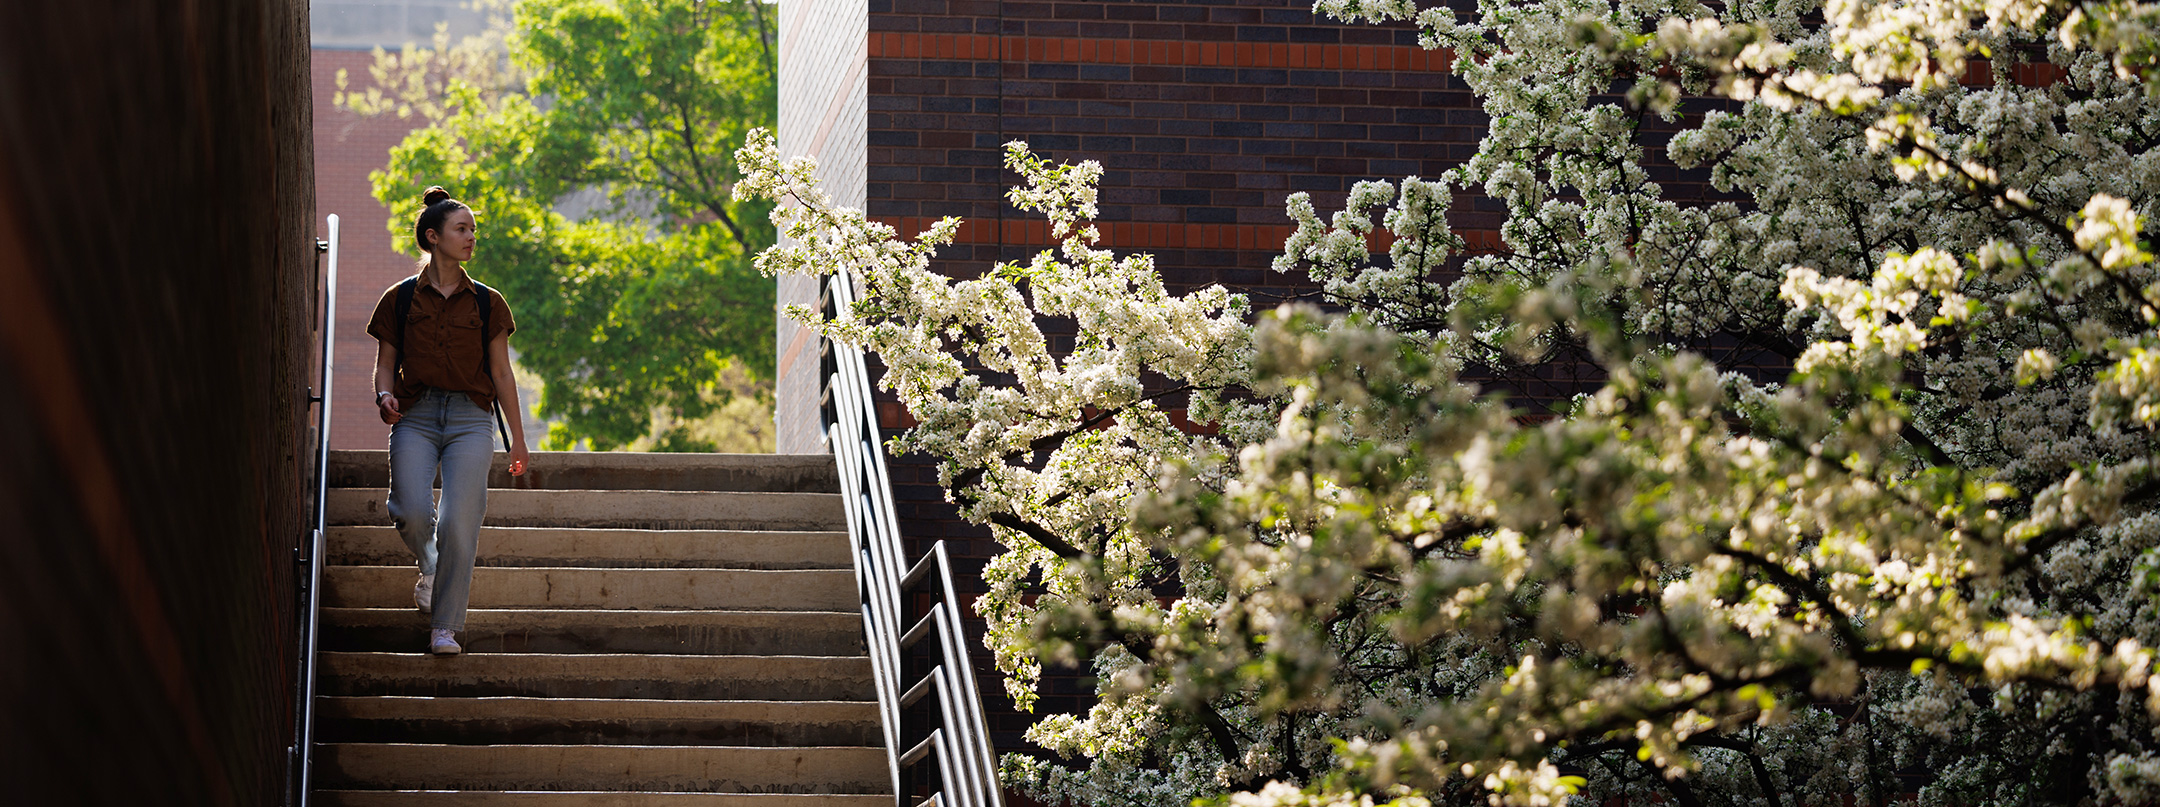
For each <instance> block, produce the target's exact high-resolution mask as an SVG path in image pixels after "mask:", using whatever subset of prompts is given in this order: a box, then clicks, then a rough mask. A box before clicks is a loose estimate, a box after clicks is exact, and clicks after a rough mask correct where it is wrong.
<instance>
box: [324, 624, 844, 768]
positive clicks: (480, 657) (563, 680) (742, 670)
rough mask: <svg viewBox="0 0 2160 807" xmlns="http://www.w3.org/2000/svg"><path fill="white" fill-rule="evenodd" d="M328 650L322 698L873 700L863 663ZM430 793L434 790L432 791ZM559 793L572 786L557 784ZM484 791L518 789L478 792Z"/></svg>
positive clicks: (785, 658) (807, 658) (809, 659)
mask: <svg viewBox="0 0 2160 807" xmlns="http://www.w3.org/2000/svg"><path fill="white" fill-rule="evenodd" d="M414 650H415V652H411V653H347V652H325V653H321V654H319V655H318V656H317V659H318V664H317V670H318V672H317V675H318V678H317V684H316V691H317V692H318V693H319V694H321V695H325V696H332V697H336V696H376V695H410V696H425V697H438V698H441V697H452V698H476V697H531V698H650V699H662V700H783V701H785V700H821V701H824V700H839V701H868V700H873V699H875V698H876V697H877V694H876V692H875V690H874V689H873V687H872V685H871V682H870V659H869V657H867V656H838V657H835V656H662V655H629V654H624V655H614V654H586V655H575V654H566V655H556V654H547V653H468V654H465V655H461V656H450V657H437V656H430V655H426V654H424V653H420V652H417V651H418V650H419V647H418V646H415V647H414ZM430 787H432V785H431V786H430ZM561 787H569V785H562V786H561ZM480 789H483V790H502V789H510V790H515V789H519V788H516V787H508V786H505V787H482V788H480Z"/></svg>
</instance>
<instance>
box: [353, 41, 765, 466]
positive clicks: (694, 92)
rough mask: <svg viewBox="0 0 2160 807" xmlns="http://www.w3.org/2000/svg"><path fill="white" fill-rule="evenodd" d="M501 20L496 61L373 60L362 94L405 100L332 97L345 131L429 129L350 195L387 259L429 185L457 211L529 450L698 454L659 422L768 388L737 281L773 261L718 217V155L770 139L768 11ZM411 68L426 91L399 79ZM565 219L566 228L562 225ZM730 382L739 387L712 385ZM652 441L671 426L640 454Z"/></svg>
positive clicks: (760, 306) (739, 207)
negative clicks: (350, 123)
mask: <svg viewBox="0 0 2160 807" xmlns="http://www.w3.org/2000/svg"><path fill="white" fill-rule="evenodd" d="M511 12H512V13H511V15H510V16H509V17H508V18H505V19H502V20H501V22H502V23H503V24H504V25H506V26H507V27H508V29H509V30H508V32H507V35H506V36H503V37H502V40H503V42H504V48H505V50H506V51H507V57H506V58H507V62H506V63H491V62H488V61H487V60H485V59H478V58H474V57H473V56H472V55H471V54H470V53H469V52H468V53H463V54H462V55H463V57H464V58H461V59H449V58H442V57H436V58H432V59H431V58H428V57H429V56H431V55H433V54H429V53H425V52H416V51H414V50H412V49H408V50H407V51H406V52H404V53H402V54H397V55H391V54H385V53H380V52H378V54H377V67H376V69H375V70H373V71H372V72H373V73H374V78H375V81H376V84H378V85H387V86H390V87H393V88H402V89H401V90H400V91H401V92H406V93H408V94H411V95H418V96H423V97H421V98H411V99H402V100H393V101H390V102H386V101H385V100H384V98H383V97H382V95H381V93H380V92H379V91H377V92H374V93H372V94H361V93H340V102H341V103H344V104H346V105H347V106H349V107H351V108H354V109H357V110H360V111H363V112H366V111H375V112H381V111H383V110H385V109H388V108H391V107H399V108H403V109H418V110H420V111H421V112H422V114H424V115H426V116H427V117H428V119H429V125H428V126H426V127H425V128H422V129H419V130H416V131H414V132H413V133H412V134H411V135H410V136H408V137H407V138H406V139H405V142H403V143H401V144H399V145H398V146H397V147H395V148H393V149H392V150H391V152H390V161H389V164H388V165H387V166H386V167H385V168H384V169H383V170H381V171H377V172H374V173H373V174H371V175H370V179H371V180H372V181H373V183H374V193H375V198H377V199H379V200H381V201H382V202H383V203H384V204H385V205H387V206H388V207H390V208H391V209H392V210H394V211H398V213H397V214H395V215H393V216H392V217H391V219H390V221H389V222H388V224H387V227H388V229H389V231H390V232H391V234H392V241H393V243H394V244H396V245H397V246H398V247H399V248H400V249H402V250H403V251H405V252H408V253H413V252H414V249H415V248H414V246H413V245H412V242H411V235H410V233H411V227H412V215H413V213H412V212H411V211H413V209H414V208H416V207H417V200H418V198H419V195H420V192H421V191H422V190H423V189H424V188H426V187H427V186H429V185H442V186H443V187H446V188H449V189H450V191H451V193H452V195H454V196H455V197H457V198H459V199H461V200H463V201H464V202H466V203H467V204H469V205H471V206H472V207H473V208H474V210H475V212H476V213H477V215H478V218H479V221H480V223H481V233H482V239H481V242H480V249H479V251H478V253H477V254H476V256H475V258H474V260H473V262H472V266H471V269H472V271H473V273H474V275H475V276H477V277H479V278H481V279H482V280H484V281H486V282H488V283H491V284H493V285H495V286H497V287H498V288H500V289H501V290H502V292H503V294H504V295H505V296H506V297H507V298H508V299H509V300H510V302H511V305H512V307H513V310H514V311H515V312H516V314H517V319H518V323H519V332H518V335H517V337H516V338H515V340H514V346H515V347H516V349H517V351H518V363H519V364H520V365H521V366H523V367H524V368H526V369H527V370H529V371H531V372H532V373H534V374H535V375H537V376H539V378H540V379H541V380H542V386H541V394H540V400H539V406H538V412H539V414H540V415H541V416H542V417H546V418H551V419H555V420H556V421H557V422H556V423H555V424H554V425H553V426H552V427H551V428H550V430H549V433H548V439H547V441H546V444H545V445H544V446H543V447H544V448H550V449H564V448H569V447H571V446H572V445H573V444H575V443H577V442H579V441H583V442H584V443H586V444H587V445H589V446H590V447H592V448H595V449H608V448H615V447H622V446H627V445H631V444H633V443H637V442H638V441H640V440H641V438H648V437H649V438H650V439H647V440H645V441H644V442H643V443H642V444H644V445H650V446H653V447H657V448H663V449H672V450H712V448H713V444H712V441H711V440H708V439H698V438H692V437H689V436H688V435H689V434H691V432H690V431H689V430H686V429H684V428H681V424H682V423H683V422H685V421H695V420H697V419H700V418H704V417H706V416H708V415H710V414H712V413H714V412H715V411H718V410H719V409H721V408H723V407H726V406H727V405H728V404H729V403H730V402H731V401H732V400H733V399H734V398H736V397H737V396H738V395H741V394H744V392H745V390H747V392H748V394H750V395H752V396H757V397H760V398H762V397H763V396H765V395H766V394H767V393H766V392H765V390H769V389H770V379H771V377H772V366H773V345H772V333H773V282H772V280H771V279H770V278H766V277H764V276H762V275H760V274H759V273H758V272H757V270H756V269H754V268H753V267H752V266H751V257H752V256H753V255H755V254H756V253H757V252H758V251H759V250H761V249H764V248H765V247H767V246H769V245H771V244H772V243H773V230H772V225H771V224H770V223H769V222H768V221H767V215H766V214H767V211H768V210H770V203H769V202H763V201H742V202H738V201H735V200H733V199H732V198H731V192H732V189H733V186H734V183H735V182H736V181H737V180H738V179H739V177H740V174H739V173H738V172H737V171H736V169H735V166H734V163H733V161H732V160H731V159H730V154H729V151H730V149H729V147H728V146H729V144H732V143H735V142H739V141H740V140H741V139H742V137H743V136H744V134H745V133H746V132H747V131H748V130H750V129H751V128H754V127H757V126H770V125H771V122H772V120H773V116H774V111H775V103H774V98H775V95H774V93H775V64H774V61H773V50H772V47H773V45H772V38H773V32H772V25H771V23H772V21H773V14H774V11H773V9H772V8H770V7H769V6H767V5H765V4H763V3H760V2H757V1H756V0H742V2H713V1H710V0H521V1H520V2H517V3H516V4H515V5H514V6H513V7H512V8H511ZM443 44H444V40H443V38H442V37H438V39H437V48H438V51H439V50H440V49H441V48H442V47H443ZM498 61H499V60H498ZM482 66H484V67H482ZM461 67H462V69H460V68H461ZM429 70H433V71H435V72H437V73H443V75H433V76H425V77H422V76H416V75H415V74H416V73H424V72H426V71H429ZM505 76H507V78H505ZM423 101H425V102H426V103H422V102H423ZM580 203H585V204H587V205H589V209H588V210H586V211H585V214H584V215H581V216H574V215H566V209H568V208H571V207H573V206H574V205H577V204H580ZM567 212H570V213H575V212H576V211H574V210H568V211H567ZM731 371H734V372H735V373H737V374H738V375H742V376H747V377H748V378H749V379H750V380H751V383H750V384H749V385H748V386H747V387H746V386H745V385H744V384H742V383H723V381H722V378H723V375H724V374H728V373H730V372H731ZM656 424H658V425H659V426H660V430H669V427H668V426H667V424H676V426H675V427H674V428H673V429H672V430H671V431H669V433H668V434H650V435H649V433H650V432H653V431H655V430H656V429H655V427H656Z"/></svg>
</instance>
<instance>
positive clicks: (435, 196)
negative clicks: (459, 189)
mask: <svg viewBox="0 0 2160 807" xmlns="http://www.w3.org/2000/svg"><path fill="white" fill-rule="evenodd" d="M448 198H450V192H449V191H446V190H443V186H441V185H436V186H434V187H431V188H428V189H427V193H424V194H421V195H420V206H421V207H434V206H435V203H436V202H440V201H442V200H444V199H448Z"/></svg>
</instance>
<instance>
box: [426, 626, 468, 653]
mask: <svg viewBox="0 0 2160 807" xmlns="http://www.w3.org/2000/svg"><path fill="white" fill-rule="evenodd" d="M427 649H428V652H430V653H434V654H435V655H438V656H455V655H457V654H458V653H459V652H461V651H463V650H464V649H465V648H462V647H459V646H458V643H457V631H454V630H444V629H442V628H436V629H434V630H431V631H428V643H427Z"/></svg>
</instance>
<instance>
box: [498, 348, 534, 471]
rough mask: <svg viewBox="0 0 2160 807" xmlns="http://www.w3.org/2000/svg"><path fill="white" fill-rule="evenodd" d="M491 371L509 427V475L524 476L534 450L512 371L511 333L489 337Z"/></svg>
mask: <svg viewBox="0 0 2160 807" xmlns="http://www.w3.org/2000/svg"><path fill="white" fill-rule="evenodd" d="M488 371H489V374H490V375H493V376H495V378H494V379H493V380H494V382H495V400H496V401H497V402H498V403H500V404H502V412H503V420H504V421H505V422H506V423H507V425H508V427H509V429H510V475H511V476H523V475H525V463H526V461H527V460H529V459H531V458H532V453H531V452H529V451H527V450H526V449H525V407H522V406H519V405H518V390H517V373H514V372H512V371H511V370H510V335H509V334H507V333H505V334H502V335H499V336H497V337H495V338H494V339H491V340H488Z"/></svg>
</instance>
